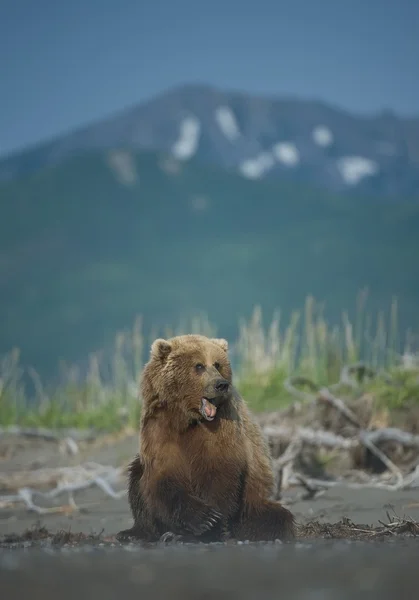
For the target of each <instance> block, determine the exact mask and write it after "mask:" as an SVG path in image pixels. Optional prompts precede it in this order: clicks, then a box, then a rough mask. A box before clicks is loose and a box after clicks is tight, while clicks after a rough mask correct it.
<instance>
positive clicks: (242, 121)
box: [0, 84, 419, 198]
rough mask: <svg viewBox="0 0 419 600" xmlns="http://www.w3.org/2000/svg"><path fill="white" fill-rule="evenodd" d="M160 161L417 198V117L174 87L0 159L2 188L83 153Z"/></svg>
mask: <svg viewBox="0 0 419 600" xmlns="http://www.w3.org/2000/svg"><path fill="white" fill-rule="evenodd" d="M114 149H126V150H130V151H143V150H145V151H147V150H150V151H158V152H166V153H169V154H171V155H172V156H175V157H177V158H179V159H180V160H186V161H187V160H190V159H191V158H192V157H194V158H197V159H198V160H200V161H201V162H202V163H203V164H213V165H216V166H218V167H222V168H225V169H232V170H234V171H236V172H238V173H240V174H241V175H242V176H243V177H245V178H248V179H265V178H279V179H288V180H290V181H300V182H305V183H309V184H314V185H318V186H320V187H323V188H324V189H330V190H333V191H338V192H343V193H350V194H352V193H355V194H357V193H358V192H361V193H368V194H370V195H373V194H374V195H381V196H383V197H384V196H387V197H390V196H392V197H394V198H397V196H398V195H400V194H403V195H417V194H418V192H419V117H418V118H415V117H400V116H398V115H397V114H395V113H394V112H393V111H389V110H386V111H378V112H377V113H375V114H372V115H371V114H370V115H357V114H355V113H352V112H350V111H348V110H347V109H342V108H340V107H337V106H334V105H331V104H329V103H327V102H323V101H321V100H316V99H312V100H305V99H300V98H297V97H295V96H291V95H288V96H278V97H275V96H274V95H272V94H270V95H261V94H247V93H245V92H241V91H234V90H233V91H225V90H222V89H221V88H218V87H215V86H210V85H205V84H196V85H194V84H184V85H181V86H174V87H172V88H169V89H168V90H166V91H165V92H161V93H160V94H157V95H155V96H154V97H152V98H150V99H148V100H146V101H144V102H142V103H141V104H138V105H132V106H131V107H127V108H125V109H122V110H119V111H116V112H115V113H113V114H112V115H109V117H105V118H102V119H98V120H95V121H94V122H91V123H90V124H87V125H83V126H81V127H78V128H77V129H75V130H73V131H70V132H68V133H67V134H60V135H57V136H54V138H52V139H50V140H48V141H45V142H41V143H39V144H36V145H35V146H32V147H31V148H28V149H26V150H24V151H21V152H19V151H16V152H14V153H13V154H12V155H10V156H7V157H5V158H3V159H2V160H1V159H0V179H3V180H10V179H13V178H17V177H19V176H21V175H23V174H25V173H27V172H33V171H36V170H37V169H39V168H42V167H44V166H48V165H54V164H59V163H60V161H62V160H65V159H67V158H69V157H70V156H74V155H77V154H82V153H84V152H86V151H89V150H101V151H104V150H114Z"/></svg>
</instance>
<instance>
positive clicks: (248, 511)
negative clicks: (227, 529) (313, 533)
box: [231, 500, 295, 542]
mask: <svg viewBox="0 0 419 600" xmlns="http://www.w3.org/2000/svg"><path fill="white" fill-rule="evenodd" d="M231 534H232V537H233V538H235V539H237V540H243V541H245V540H249V541H251V542H252V541H253V542H254V541H265V542H268V541H274V540H277V539H279V540H281V541H290V540H292V539H294V538H295V520H294V516H293V515H292V513H291V512H290V511H289V510H288V509H287V508H285V507H284V506H282V505H281V504H279V502H273V501H270V500H265V501H262V502H261V503H260V504H258V505H256V506H250V507H249V506H248V507H245V509H244V510H243V512H242V514H241V516H240V518H239V520H238V521H237V522H236V523H235V524H234V525H233V527H232V532H231Z"/></svg>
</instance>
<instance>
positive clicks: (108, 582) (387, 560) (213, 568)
mask: <svg viewBox="0 0 419 600" xmlns="http://www.w3.org/2000/svg"><path fill="white" fill-rule="evenodd" d="M418 560H419V541H418V540H414V539H402V540H400V539H398V538H393V539H391V540H388V541H387V542H386V543H367V542H345V541H324V540H318V541H311V542H310V543H296V544H293V545H283V544H278V543H276V544H275V543H274V544H256V545H251V544H249V545H246V544H243V545H239V546H235V547H225V546H224V545H209V546H205V547H204V546H174V547H164V548H159V547H154V548H152V549H143V548H140V547H138V546H133V545H128V546H126V547H124V548H110V547H100V546H92V545H86V546H83V547H81V548H65V547H64V548H61V549H60V550H54V549H52V548H51V547H48V546H46V547H45V548H43V549H26V550H23V549H19V550H3V551H1V552H0V594H1V597H2V598H5V599H6V598H7V599H8V600H12V599H15V598H16V599H20V598H27V597H30V598H31V599H32V600H38V599H39V600H55V599H56V598H60V599H61V600H66V599H67V598H68V599H70V598H77V599H78V600H82V599H84V598H89V600H91V599H92V598H100V599H101V600H107V599H109V600H111V599H112V600H114V599H115V598H117V597H121V598H122V597H123V598H125V599H127V598H169V597H170V598H171V600H178V599H179V600H187V599H189V598H191V599H192V598H194V599H195V598H196V599H200V600H204V599H205V600H209V599H210V598H217V600H223V599H224V598H225V599H227V598H228V600H234V599H235V598H237V599H240V600H247V599H252V600H253V599H255V600H256V599H257V600H265V599H266V600H268V599H269V600H270V599H272V600H273V599H275V600H277V599H278V598H296V599H300V600H306V599H307V600H320V599H321V600H329V599H330V600H332V599H333V600H334V599H339V600H345V599H348V600H349V599H351V600H353V598H355V597H356V598H371V599H375V598H377V599H380V600H390V599H393V598H396V597H397V598H406V599H407V598H414V597H415V595H416V594H417V587H418Z"/></svg>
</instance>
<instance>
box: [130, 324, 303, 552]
mask: <svg viewBox="0 0 419 600" xmlns="http://www.w3.org/2000/svg"><path fill="white" fill-rule="evenodd" d="M227 351H228V344H227V342H226V341H225V340H218V339H209V338H207V337H204V336H198V335H184V336H178V337H174V338H172V339H170V340H168V341H166V340H156V341H155V342H154V343H153V344H152V348H151V356H150V360H149V362H148V363H147V365H146V366H145V368H144V371H143V377H142V383H141V390H142V398H143V409H142V414H141V423H140V453H139V456H137V457H136V458H135V459H134V461H133V462H132V463H131V467H130V477H129V493H128V495H129V503H130V507H131V511H132V513H133V517H134V526H133V528H132V529H130V530H126V531H124V532H121V533H120V534H119V537H120V539H121V538H125V537H127V536H134V537H138V538H141V539H144V540H149V541H153V540H158V539H160V538H161V536H162V535H163V534H166V533H167V532H171V534H173V535H174V536H175V537H180V538H181V539H185V540H188V539H194V540H200V541H215V540H223V539H227V538H234V539H241V540H275V539H277V538H279V539H283V540H285V539H292V538H293V537H294V535H295V533H294V527H295V526H294V518H293V516H292V514H291V513H290V512H289V511H288V510H287V509H286V508H284V507H283V506H281V505H280V504H279V503H278V502H273V501H271V500H270V496H271V494H272V492H273V485H274V478H273V472H272V468H271V458H270V453H269V449H268V446H267V444H266V442H265V440H264V438H263V435H262V432H261V429H260V427H259V426H258V425H257V424H256V423H255V422H254V421H253V419H252V418H251V415H250V413H249V410H248V408H247V406H246V404H245V403H244V401H243V400H242V399H241V398H240V397H239V395H238V394H237V392H236V391H235V390H234V388H233V387H232V371H231V366H230V361H229V358H228V354H227ZM197 364H201V365H202V367H197V366H196V365H197ZM220 382H221V386H220ZM223 382H224V383H223ZM223 385H224V388H226V387H227V386H228V390H226V389H223V390H222V391H221V392H219V391H217V390H218V389H219V388H221V387H223ZM203 397H206V398H209V399H212V404H213V405H216V406H217V407H218V408H217V411H216V415H215V418H214V420H212V421H209V420H206V418H205V414H203V412H202V409H201V406H202V405H201V402H202V398H203Z"/></svg>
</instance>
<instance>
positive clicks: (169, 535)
mask: <svg viewBox="0 0 419 600" xmlns="http://www.w3.org/2000/svg"><path fill="white" fill-rule="evenodd" d="M159 541H160V542H164V543H170V542H180V541H182V536H181V535H176V534H175V533H173V532H172V531H166V533H163V535H162V536H161V537H160V540H159Z"/></svg>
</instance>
